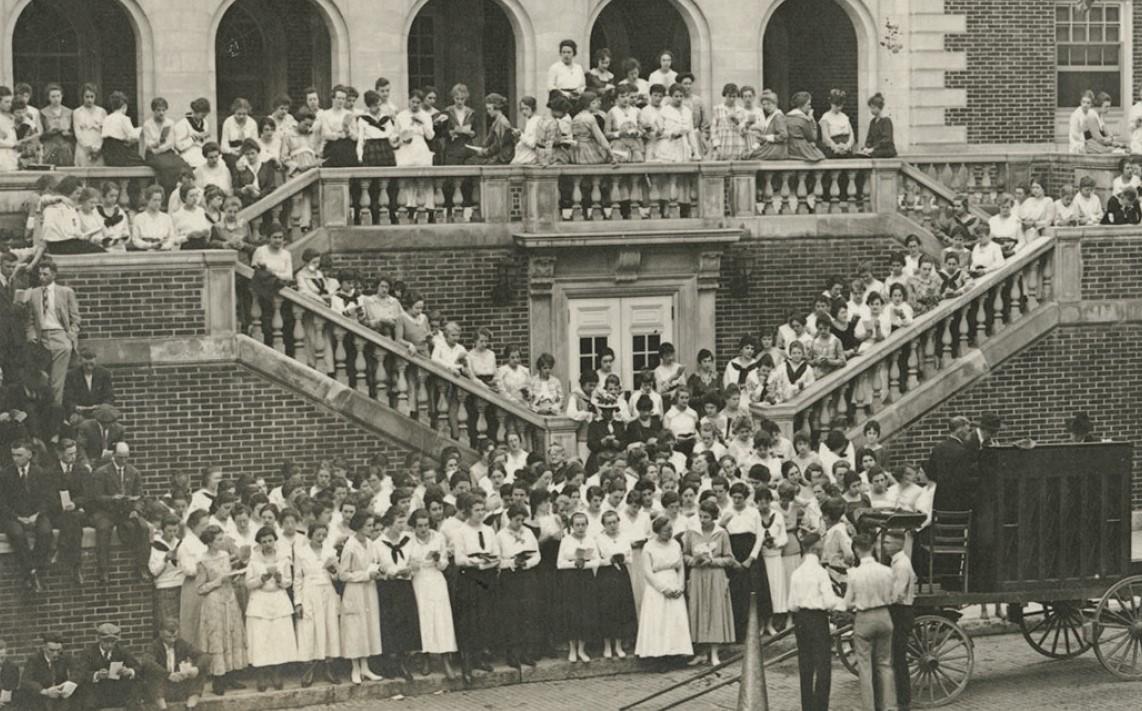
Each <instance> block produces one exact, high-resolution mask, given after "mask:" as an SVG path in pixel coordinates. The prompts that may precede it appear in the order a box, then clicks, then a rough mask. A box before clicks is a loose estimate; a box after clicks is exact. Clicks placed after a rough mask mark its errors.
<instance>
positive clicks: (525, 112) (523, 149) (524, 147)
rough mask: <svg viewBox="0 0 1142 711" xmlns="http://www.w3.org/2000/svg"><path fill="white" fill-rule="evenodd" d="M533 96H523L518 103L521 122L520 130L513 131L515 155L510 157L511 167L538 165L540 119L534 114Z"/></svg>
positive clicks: (534, 102)
mask: <svg viewBox="0 0 1142 711" xmlns="http://www.w3.org/2000/svg"><path fill="white" fill-rule="evenodd" d="M536 110H537V109H536V101H535V97H534V96H525V97H523V98H522V99H520V101H519V116H520V121H522V122H523V128H522V129H518V128H517V129H515V134H516V138H517V140H516V144H515V155H514V156H512V165H536V164H538V163H539V152H538V151H537V150H536V149H537V148H538V147H539V138H540V137H539V124H540V121H541V119H540V117H539V115H538V114H537V113H536Z"/></svg>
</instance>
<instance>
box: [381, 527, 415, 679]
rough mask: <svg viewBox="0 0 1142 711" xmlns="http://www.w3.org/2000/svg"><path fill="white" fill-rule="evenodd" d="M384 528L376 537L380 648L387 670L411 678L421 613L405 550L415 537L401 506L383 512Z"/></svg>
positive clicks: (409, 562) (409, 559) (393, 674)
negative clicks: (410, 665)
mask: <svg viewBox="0 0 1142 711" xmlns="http://www.w3.org/2000/svg"><path fill="white" fill-rule="evenodd" d="M381 526H383V527H384V530H383V531H382V532H381V535H380V536H378V537H377V539H376V540H375V541H373V547H374V553H375V555H376V558H377V565H378V567H379V569H380V573H381V575H380V577H379V578H377V599H378V600H379V603H380V613H381V614H380V629H381V649H382V650H383V654H384V657H385V660H386V670H385V672H384V673H386V674H389V675H392V676H397V675H399V676H401V677H403V678H404V680H405V681H412V672H411V671H409V668H408V663H407V662H408V655H409V654H411V653H413V652H419V651H420V650H421V646H422V645H421V639H420V613H419V612H418V611H417V607H416V592H415V591H414V590H413V587H412V575H413V568H412V558H411V557H410V556H409V554H408V551H407V550H406V549H407V548H408V547H409V543H411V542H412V538H411V537H410V536H409V535H408V534H407V533H406V532H405V519H404V517H403V516H402V515H401V511H400V508H399V507H397V506H392V507H390V508H389V510H388V511H386V512H385V513H384V515H383V516H381Z"/></svg>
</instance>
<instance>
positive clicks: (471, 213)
mask: <svg viewBox="0 0 1142 711" xmlns="http://www.w3.org/2000/svg"><path fill="white" fill-rule="evenodd" d="M483 190H484V189H483V183H482V182H481V181H479V180H476V179H473V181H472V206H471V207H470V208H469V209H468V210H467V211H466V212H465V218H464V221H465V222H482V221H483V214H484V208H483V204H484V202H483V196H484V192H483Z"/></svg>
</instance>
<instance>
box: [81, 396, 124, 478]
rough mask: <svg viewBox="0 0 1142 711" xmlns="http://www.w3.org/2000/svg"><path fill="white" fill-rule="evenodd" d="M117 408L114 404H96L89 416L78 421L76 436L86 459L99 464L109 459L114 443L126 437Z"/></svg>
mask: <svg viewBox="0 0 1142 711" xmlns="http://www.w3.org/2000/svg"><path fill="white" fill-rule="evenodd" d="M119 418H120V413H119V408H117V407H115V406H114V405H108V404H101V405H96V406H95V409H94V410H92V412H91V418H90V419H86V420H84V421H83V422H80V423H79V427H78V428H77V431H76V438H77V439H78V440H79V442H80V444H81V445H82V447H83V453H84V454H85V455H87V461H89V462H94V463H95V465H96V466H99V465H101V464H103V463H105V462H107V461H109V460H110V459H111V452H113V451H114V450H115V445H116V444H118V443H120V442H122V441H123V440H125V439H126V438H127V428H126V427H124V426H123V424H122V423H121V422H119Z"/></svg>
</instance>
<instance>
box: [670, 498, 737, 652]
mask: <svg viewBox="0 0 1142 711" xmlns="http://www.w3.org/2000/svg"><path fill="white" fill-rule="evenodd" d="M718 514H719V511H718V504H717V503H716V502H714V501H713V500H712V499H706V500H705V501H703V502H702V503H701V505H700V506H699V507H698V521H699V525H698V527H697V528H692V529H690V530H687V531H686V534H685V536H684V537H683V541H682V552H683V556H684V558H685V561H686V566H687V567H688V568H689V569H690V579H689V580H688V581H687V584H686V587H687V590H688V592H689V600H688V602H689V609H690V637H691V638H692V640H693V641H694V643H695V644H706V645H709V647H708V651H709V661H710V664H713V665H715V666H717V665H718V664H720V663H721V660H720V659H719V658H718V645H720V644H732V643H733V642H734V614H733V605H732V604H731V603H730V588H729V583H728V582H727V579H726V570H727V569H729V568H730V567H732V566H733V565H734V556H733V549H732V548H731V547H730V538H729V535H728V534H727V533H726V531H725V529H723V528H722V527H721V526H719V525H718V524H717V521H718ZM701 662H702V658H701V657H695V658H694V659H692V660H691V664H699V663H701Z"/></svg>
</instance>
